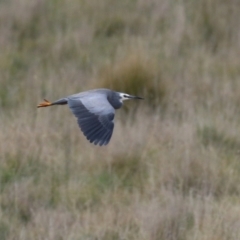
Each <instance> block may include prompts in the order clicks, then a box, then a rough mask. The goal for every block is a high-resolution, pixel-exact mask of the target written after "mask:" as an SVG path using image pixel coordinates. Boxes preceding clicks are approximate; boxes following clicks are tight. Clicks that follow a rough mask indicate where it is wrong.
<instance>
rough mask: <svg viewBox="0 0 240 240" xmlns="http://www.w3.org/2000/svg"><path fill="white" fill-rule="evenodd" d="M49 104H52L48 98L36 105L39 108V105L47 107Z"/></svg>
mask: <svg viewBox="0 0 240 240" xmlns="http://www.w3.org/2000/svg"><path fill="white" fill-rule="evenodd" d="M51 105H53V104H52V103H51V102H49V101H48V100H46V99H44V102H42V103H40V104H38V105H37V107H38V108H40V107H49V106H51Z"/></svg>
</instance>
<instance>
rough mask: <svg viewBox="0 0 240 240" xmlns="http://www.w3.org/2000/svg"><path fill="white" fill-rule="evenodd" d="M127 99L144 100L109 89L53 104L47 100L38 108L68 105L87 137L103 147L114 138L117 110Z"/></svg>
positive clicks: (71, 97) (78, 94) (79, 95)
mask: <svg viewBox="0 0 240 240" xmlns="http://www.w3.org/2000/svg"><path fill="white" fill-rule="evenodd" d="M127 99H142V98H141V97H136V96H131V95H129V94H126V93H120V92H115V91H112V90H109V89H94V90H90V91H86V92H81V93H77V94H74V95H70V96H68V97H65V98H61V99H59V100H57V101H55V102H52V103H50V102H49V101H47V100H45V102H43V103H41V104H39V105H38V107H47V106H52V105H64V104H68V106H69V108H70V109H71V111H72V113H73V114H74V115H75V117H76V118H77V121H78V125H79V127H80V129H81V130H82V132H83V134H84V135H85V137H86V138H87V139H88V140H89V141H90V142H91V143H94V144H95V145H100V146H102V145H107V144H108V143H109V141H110V139H111V137H112V133H113V128H114V116H115V109H119V108H120V107H121V106H122V104H123V100H127Z"/></svg>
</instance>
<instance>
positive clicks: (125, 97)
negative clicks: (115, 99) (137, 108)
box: [119, 93, 131, 102]
mask: <svg viewBox="0 0 240 240" xmlns="http://www.w3.org/2000/svg"><path fill="white" fill-rule="evenodd" d="M119 95H120V101H121V102H123V101H125V100H129V99H131V98H130V95H129V94H127V93H119Z"/></svg>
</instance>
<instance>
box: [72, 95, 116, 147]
mask: <svg viewBox="0 0 240 240" xmlns="http://www.w3.org/2000/svg"><path fill="white" fill-rule="evenodd" d="M68 105H69V107H70V109H71V111H72V112H73V114H74V115H75V116H76V118H77V119H78V125H79V127H80V128H81V130H82V132H83V134H84V135H85V137H86V138H87V139H88V140H89V141H90V142H91V143H94V144H95V145H97V144H99V145H100V146H102V145H107V144H108V143H109V141H110V139H111V137H112V133H113V128H114V114H115V110H114V108H113V107H112V106H111V104H110V103H109V102H108V100H107V98H106V96H104V95H102V94H96V93H94V94H87V95H83V96H78V95H73V96H70V97H69V98H68Z"/></svg>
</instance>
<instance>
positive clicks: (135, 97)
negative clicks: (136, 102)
mask: <svg viewBox="0 0 240 240" xmlns="http://www.w3.org/2000/svg"><path fill="white" fill-rule="evenodd" d="M129 98H132V99H141V100H143V99H144V98H142V97H137V96H131V95H130V96H129Z"/></svg>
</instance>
